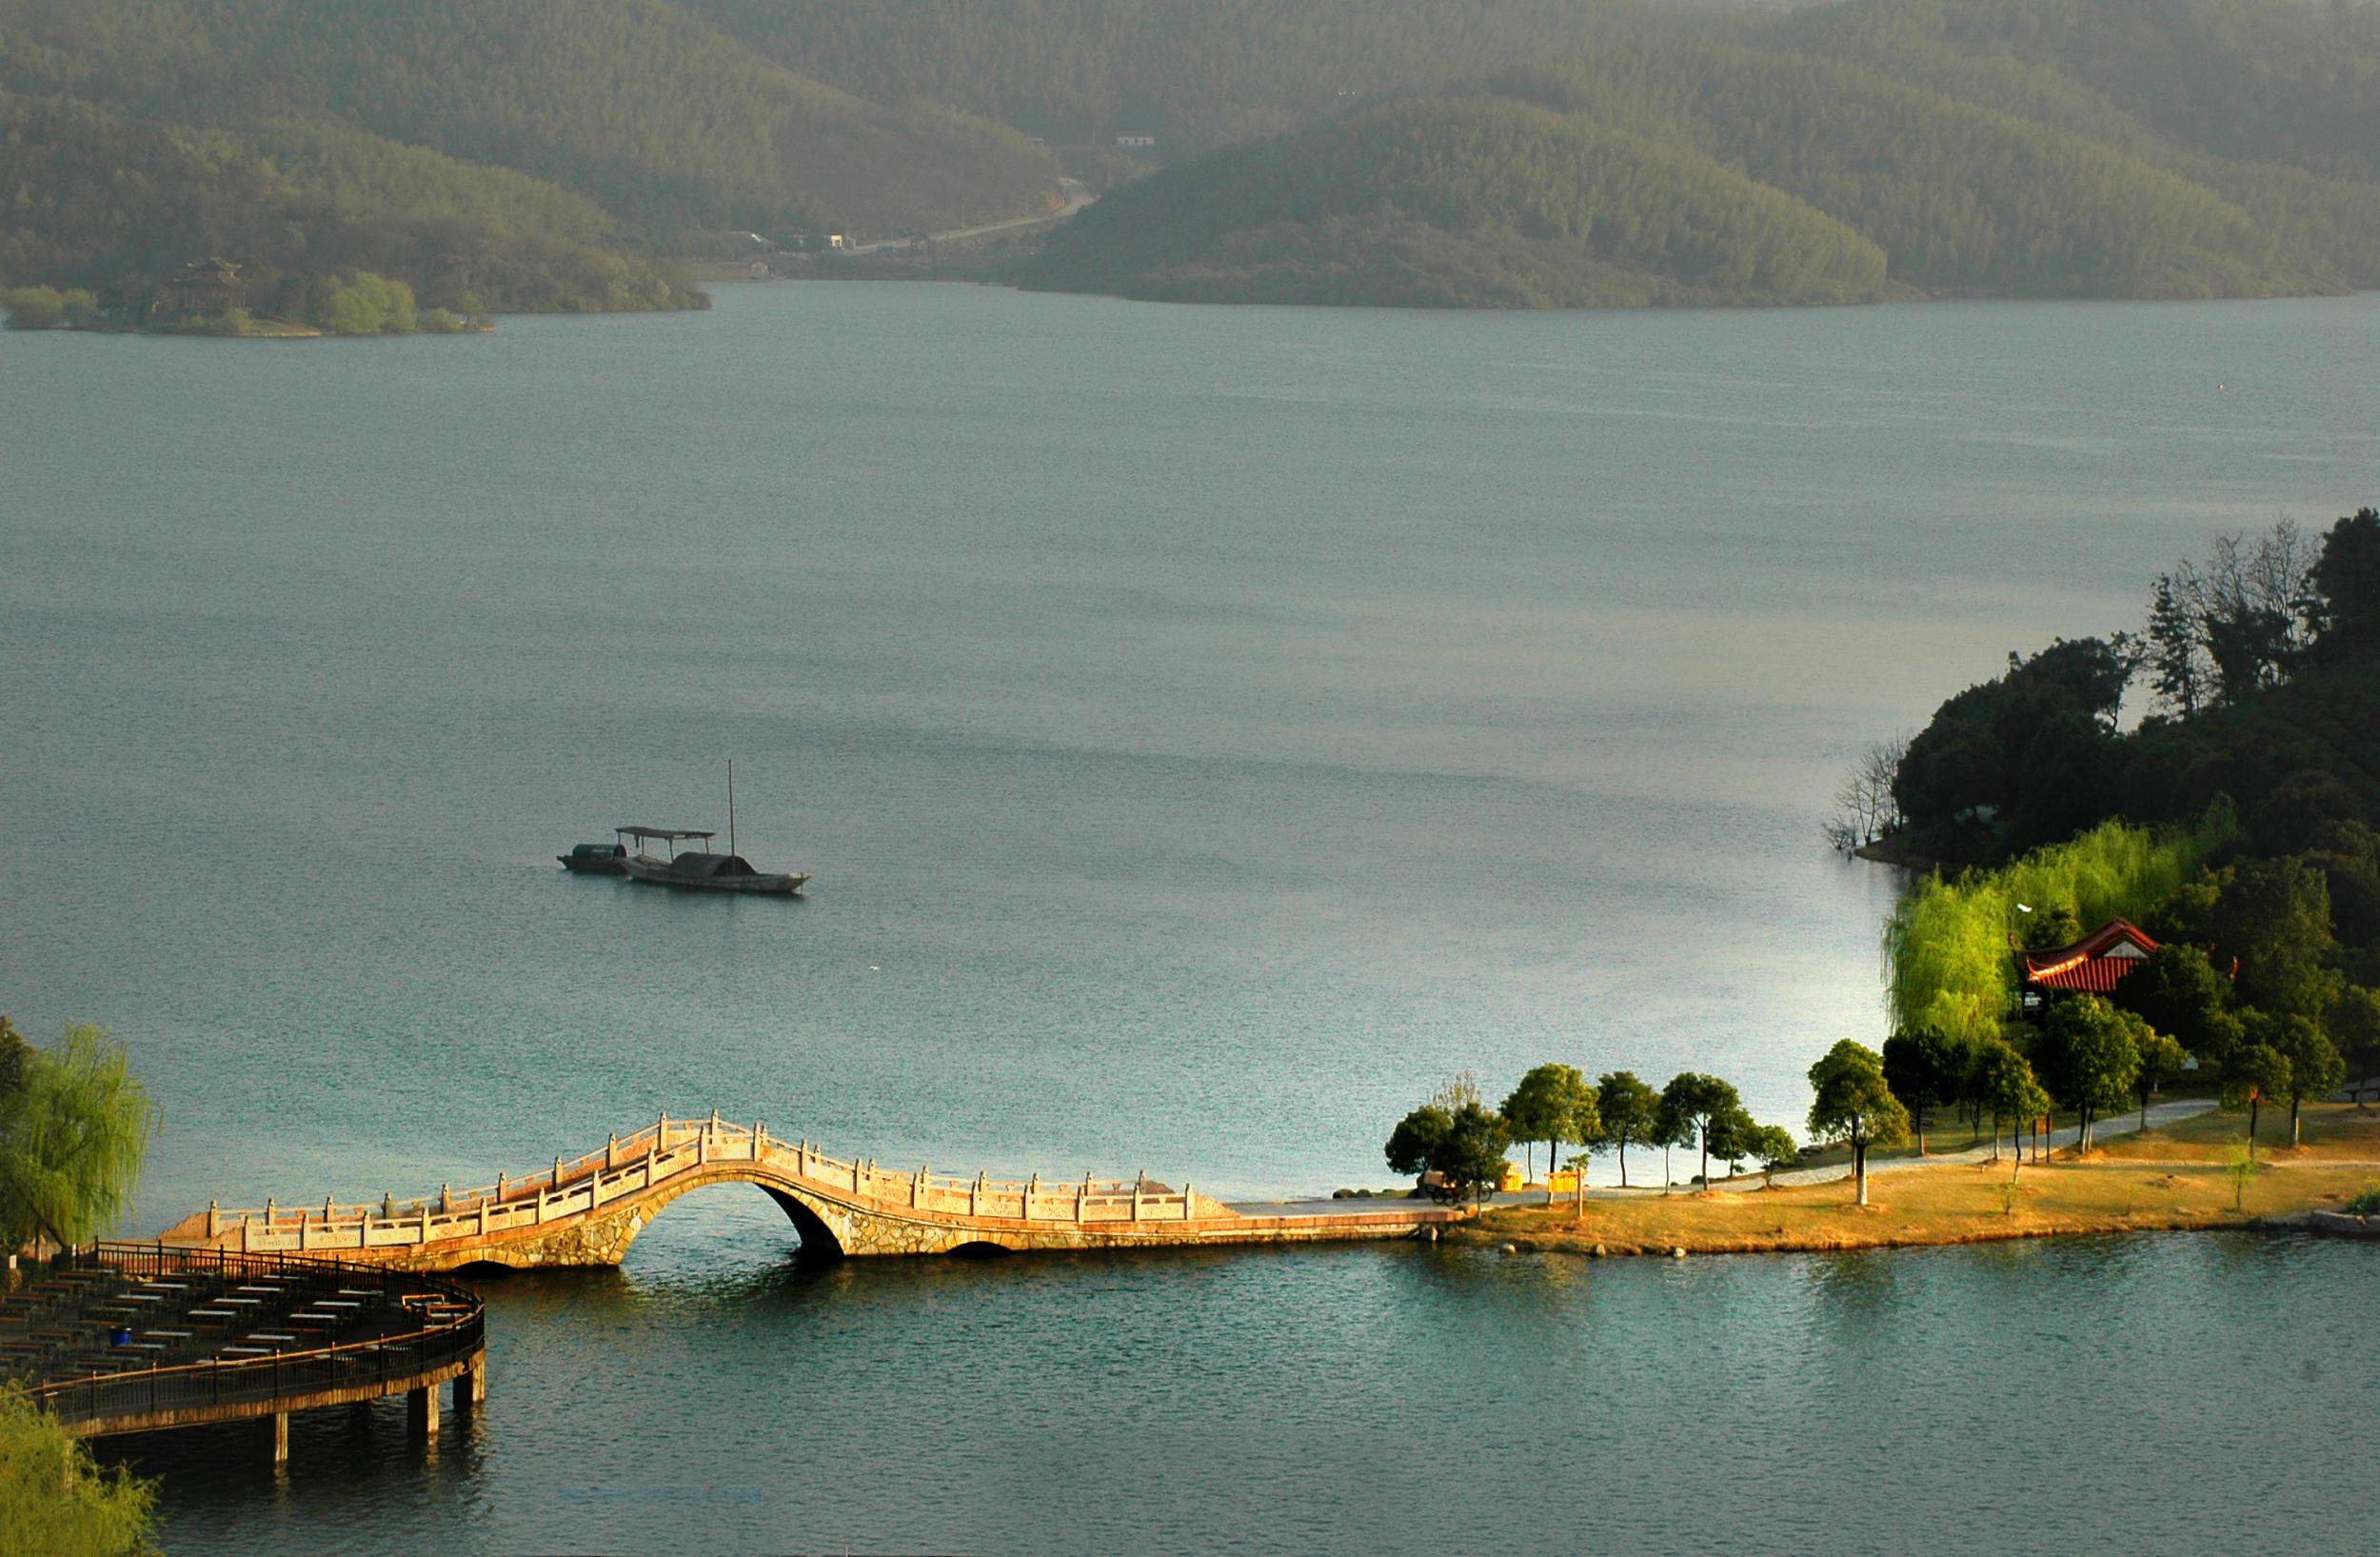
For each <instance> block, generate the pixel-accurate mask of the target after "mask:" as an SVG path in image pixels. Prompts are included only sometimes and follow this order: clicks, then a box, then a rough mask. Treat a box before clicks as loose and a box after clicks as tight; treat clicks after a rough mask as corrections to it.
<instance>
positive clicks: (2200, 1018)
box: [2112, 941, 2239, 1065]
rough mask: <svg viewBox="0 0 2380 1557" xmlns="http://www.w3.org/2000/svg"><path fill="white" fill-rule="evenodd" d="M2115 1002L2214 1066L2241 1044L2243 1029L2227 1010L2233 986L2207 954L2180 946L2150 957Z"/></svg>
mask: <svg viewBox="0 0 2380 1557" xmlns="http://www.w3.org/2000/svg"><path fill="white" fill-rule="evenodd" d="M2112 998H2113V1000H2114V1001H2115V1004H2117V1005H2118V1006H2122V1007H2124V1008H2127V1009H2129V1010H2134V1011H2138V1012H2139V1013H2140V1015H2141V1016H2142V1018H2143V1019H2145V1020H2146V1021H2147V1022H2148V1024H2149V1025H2150V1026H2151V1027H2152V1028H2155V1029H2156V1030H2157V1031H2159V1032H2163V1033H2170V1034H2172V1037H2173V1040H2174V1041H2175V1042H2176V1043H2178V1044H2180V1045H2181V1046H2182V1047H2183V1048H2187V1049H2189V1050H2190V1051H2191V1052H2192V1053H2193V1054H2196V1055H2198V1056H2199V1057H2200V1058H2201V1059H2203V1060H2206V1061H2207V1062H2209V1063H2210V1064H2214V1065H2220V1064H2221V1063H2222V1060H2223V1055H2224V1053H2225V1052H2226V1051H2228V1050H2229V1049H2230V1048H2231V1045H2232V1044H2233V1043H2235V1042H2237V1041H2238V1038H2239V1024H2238V1023H2237V1021H2236V1020H2234V1019H2233V1018H2232V1017H2231V1012H2230V1010H2229V1009H2228V1008H2227V1007H2228V1004H2229V1001H2230V998H2231V986H2230V985H2229V984H2228V983H2227V982H2226V981H2225V980H2224V977H2223V975H2222V974H2220V973H2218V972H2216V971H2215V970H2214V965H2213V964H2211V963H2210V962H2208V961H2207V957H2206V953H2205V952H2203V951H2200V950H2199V949H2198V948H2196V947H2193V946H2187V945H2184V944H2183V943H2181V942H2179V941H2167V942H2165V943H2164V944H2163V945H2161V946H2159V947H2158V948H2157V949H2156V950H2155V951H2153V952H2152V953H2150V955H2149V960H2148V961H2147V962H2145V963H2143V964H2141V965H2140V966H2139V967H2138V968H2134V969H2132V972H2130V973H2128V974H2126V975H2125V977H2124V979H2123V981H2122V982H2121V983H2119V984H2117V985H2116V987H2115V993H2114V995H2113V997H2112Z"/></svg>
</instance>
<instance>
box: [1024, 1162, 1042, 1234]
mask: <svg viewBox="0 0 2380 1557" xmlns="http://www.w3.org/2000/svg"><path fill="white" fill-rule="evenodd" d="M1040 1193H1041V1174H1039V1173H1036V1174H1034V1175H1033V1177H1032V1178H1031V1179H1029V1180H1027V1181H1026V1182H1025V1187H1024V1219H1025V1220H1026V1221H1027V1222H1030V1221H1032V1220H1033V1197H1034V1196H1035V1195H1038V1194H1040Z"/></svg>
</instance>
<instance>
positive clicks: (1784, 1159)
mask: <svg viewBox="0 0 2380 1557" xmlns="http://www.w3.org/2000/svg"><path fill="white" fill-rule="evenodd" d="M1744 1146H1745V1148H1746V1155H1748V1156H1751V1157H1754V1158H1756V1159H1758V1161H1759V1164H1760V1177H1761V1181H1762V1186H1763V1187H1764V1188H1772V1189H1773V1188H1776V1170H1777V1169H1778V1168H1791V1167H1793V1166H1794V1164H1795V1162H1796V1161H1798V1160H1799V1158H1798V1157H1797V1156H1796V1154H1795V1153H1796V1148H1795V1145H1794V1132H1793V1131H1792V1130H1789V1129H1787V1128H1785V1127H1784V1126H1782V1125H1760V1126H1756V1127H1755V1128H1754V1129H1753V1131H1752V1133H1751V1134H1750V1135H1749V1136H1748V1137H1746V1138H1745V1141H1744Z"/></svg>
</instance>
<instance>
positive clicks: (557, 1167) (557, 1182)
mask: <svg viewBox="0 0 2380 1557" xmlns="http://www.w3.org/2000/svg"><path fill="white" fill-rule="evenodd" d="M554 1188H555V1189H557V1190H559V1189H561V1188H562V1159H561V1158H560V1157H556V1158H555V1159H554Z"/></svg>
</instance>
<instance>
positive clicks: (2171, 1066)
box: [2132, 1020, 2190, 1129]
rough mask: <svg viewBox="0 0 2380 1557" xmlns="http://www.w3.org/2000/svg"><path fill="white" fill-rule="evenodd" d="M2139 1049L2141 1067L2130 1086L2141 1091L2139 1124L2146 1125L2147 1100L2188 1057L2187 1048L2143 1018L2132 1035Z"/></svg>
mask: <svg viewBox="0 0 2380 1557" xmlns="http://www.w3.org/2000/svg"><path fill="white" fill-rule="evenodd" d="M2134 1037H2135V1042H2136V1045H2137V1047H2138V1048H2139V1050H2140V1069H2139V1072H2138V1073H2137V1074H2136V1075H2134V1076H2133V1077H2132V1089H2133V1090H2134V1091H2136V1092H2137V1093H2139V1095H2140V1128H2142V1129H2147V1128H2149V1100H2150V1099H2151V1098H2152V1097H2154V1096H2155V1095H2156V1092H2157V1088H2160V1087H2162V1086H2164V1085H2165V1082H2166V1079H2167V1078H2168V1077H2170V1076H2173V1075H2177V1074H2179V1073H2180V1071H2181V1068H2182V1066H2183V1065H2184V1064H2185V1063H2186V1062H2188V1060H2189V1059H2190V1051H2189V1050H2188V1049H2186V1048H2182V1046H2181V1045H2180V1044H2178V1043H2176V1042H2174V1041H2173V1040H2172V1038H2170V1037H2168V1036H2166V1035H2165V1034H2164V1033H2162V1032H2159V1031H2158V1030H2157V1029H2156V1028H2152V1027H2150V1026H2149V1025H2148V1023H2147V1022H2146V1021H2145V1020H2144V1021H2143V1022H2142V1024H2141V1029H2140V1031H2139V1032H2138V1033H2137V1034H2135V1035H2134Z"/></svg>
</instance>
